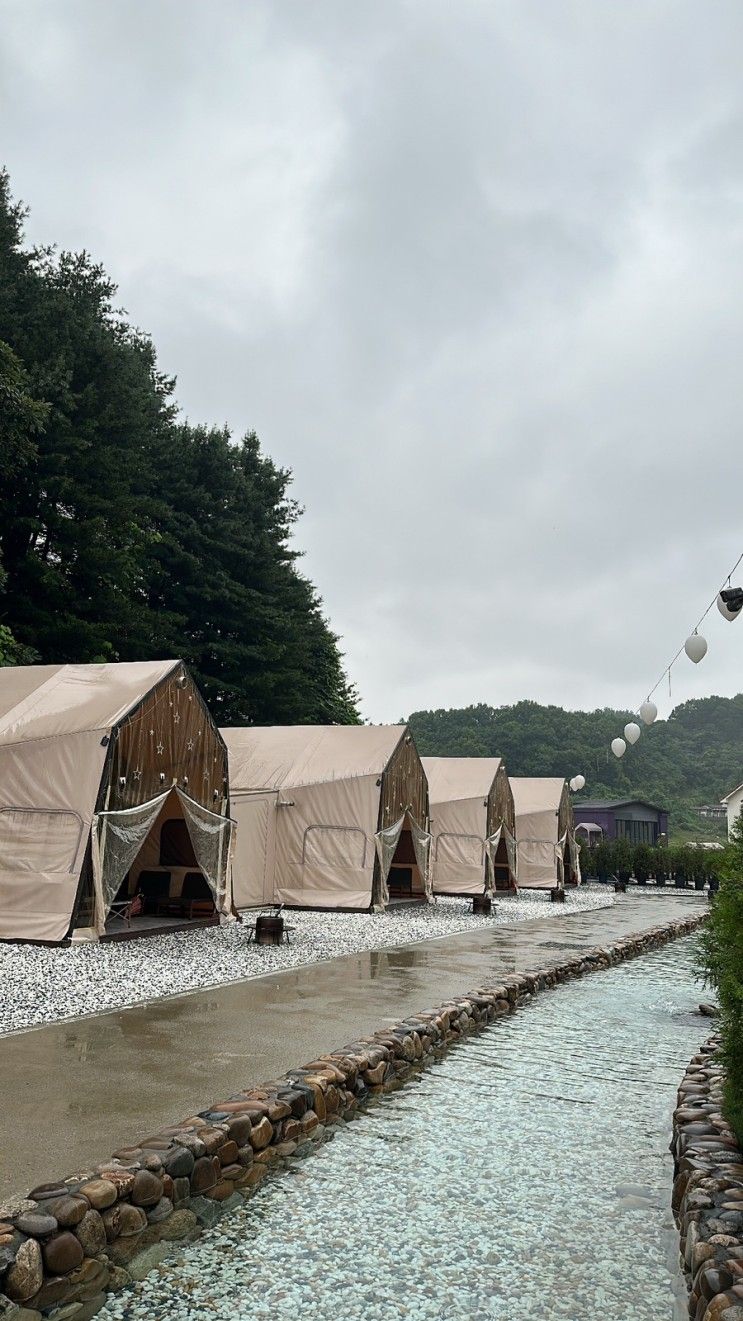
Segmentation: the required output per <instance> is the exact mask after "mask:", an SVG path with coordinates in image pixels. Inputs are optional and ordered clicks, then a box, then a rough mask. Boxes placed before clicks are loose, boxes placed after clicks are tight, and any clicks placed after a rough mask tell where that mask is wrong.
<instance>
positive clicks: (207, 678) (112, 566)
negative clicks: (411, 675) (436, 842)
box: [0, 172, 358, 724]
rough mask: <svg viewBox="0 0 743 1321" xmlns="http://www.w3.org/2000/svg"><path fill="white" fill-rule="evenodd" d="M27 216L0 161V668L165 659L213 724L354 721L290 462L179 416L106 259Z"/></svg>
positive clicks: (170, 387) (253, 440)
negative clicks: (59, 245)
mask: <svg viewBox="0 0 743 1321" xmlns="http://www.w3.org/2000/svg"><path fill="white" fill-rule="evenodd" d="M25 217H26V211H25V208H24V207H23V206H21V205H19V204H18V203H16V202H15V201H14V199H13V197H12V194H11V187H10V181H9V178H8V175H7V173H6V172H0V473H1V474H2V483H0V664H24V663H26V664H28V663H35V662H43V663H59V662H88V661H98V662H100V661H117V660H144V659H152V658H154V657H167V656H177V657H180V658H182V659H183V660H184V661H186V663H187V664H188V665H189V666H190V668H191V669H192V671H193V673H194V675H195V678H196V680H197V682H198V683H199V685H200V687H201V688H202V690H203V692H204V695H205V697H206V699H207V701H208V702H209V704H210V706H211V708H212V710H213V712H214V715H215V717H216V718H217V720H218V721H219V723H222V724H241V723H254V724H270V723H277V724H292V723H300V724H301V723H314V722H317V723H328V722H335V723H355V722H357V721H358V713H357V708H356V702H357V697H356V693H355V691H354V689H353V687H352V686H351V684H350V683H349V681H348V679H347V677H346V674H345V672H344V667H343V660H342V656H341V653H340V650H339V646H338V639H337V637H336V636H335V634H334V633H333V632H332V630H331V628H330V627H329V625H328V623H327V621H326V619H325V617H324V614H323V609H322V602H321V600H320V597H319V596H318V593H317V591H316V590H315V588H314V587H313V585H312V583H311V582H309V581H308V579H307V578H306V577H305V576H304V575H303V574H302V573H301V572H300V570H299V567H298V564H297V560H298V552H297V551H296V550H295V549H293V548H292V546H291V545H290V536H291V533H292V529H293V528H294V526H295V524H296V522H297V519H298V518H299V516H300V513H301V510H300V508H299V506H298V504H297V503H296V501H295V500H293V499H292V498H291V496H290V483H291V473H290V472H289V471H287V470H286V469H284V468H280V467H277V466H276V465H275V464H274V463H273V462H272V460H271V459H270V458H269V457H268V456H267V455H266V454H264V453H263V452H262V450H261V446H260V443H259V441H258V438H257V436H256V435H255V434H254V433H253V432H250V431H248V432H247V433H246V434H245V435H244V436H243V437H241V438H240V439H235V438H234V437H233V436H232V435H231V434H230V432H229V430H228V429H227V428H226V427H209V426H194V425H191V424H189V423H188V422H186V421H184V420H182V418H180V417H179V412H178V407H177V404H176V402H175V398H174V388H175V382H174V380H172V379H171V378H169V377H167V376H166V375H165V374H164V373H163V372H162V371H161V370H160V369H159V367H158V363H157V357H156V353H155V349H154V346H153V344H152V342H151V340H150V338H149V337H148V336H147V335H146V334H144V333H142V331H140V330H138V329H137V328H136V327H135V326H133V325H131V324H130V323H129V321H128V320H127V317H126V315H125V314H124V313H123V312H122V311H121V310H119V309H118V308H117V307H116V305H115V297H116V286H115V284H114V283H113V281H112V280H111V279H110V278H109V277H108V275H107V274H106V272H105V271H104V269H103V267H102V266H100V265H98V264H97V263H95V262H94V261H93V260H92V258H91V257H90V256H89V254H87V253H86V252H80V253H71V252H61V253H58V252H56V251H55V250H54V249H53V248H35V249H31V248H28V247H27V246H26V244H25V242H24V233H23V226H24V220H25Z"/></svg>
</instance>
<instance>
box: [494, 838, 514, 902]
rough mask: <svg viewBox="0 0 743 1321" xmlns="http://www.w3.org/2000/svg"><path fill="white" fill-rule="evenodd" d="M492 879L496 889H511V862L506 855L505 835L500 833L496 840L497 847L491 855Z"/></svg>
mask: <svg viewBox="0 0 743 1321" xmlns="http://www.w3.org/2000/svg"><path fill="white" fill-rule="evenodd" d="M493 881H494V885H495V889H496V890H512V889H513V879H512V875H511V863H510V860H509V857H508V844H507V843H506V837H505V835H504V834H501V837H500V839H499V840H498V847H497V849H496V851H495V855H494V857H493Z"/></svg>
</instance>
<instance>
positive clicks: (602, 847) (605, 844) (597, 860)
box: [593, 839, 613, 881]
mask: <svg viewBox="0 0 743 1321" xmlns="http://www.w3.org/2000/svg"><path fill="white" fill-rule="evenodd" d="M593 864H594V867H595V868H596V871H595V875H596V876H597V877H598V879H599V880H600V881H608V880H609V877H610V876H611V874H612V870H613V858H612V850H611V843H610V842H609V840H606V839H602V840H601V842H600V844H597V845H596V848H595V849H594V850H593Z"/></svg>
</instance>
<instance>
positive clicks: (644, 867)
mask: <svg viewBox="0 0 743 1321" xmlns="http://www.w3.org/2000/svg"><path fill="white" fill-rule="evenodd" d="M724 858H725V853H724V852H721V851H720V850H717V849H699V848H694V847H693V845H691V844H680V845H676V846H674V847H672V848H653V847H652V845H650V844H631V843H630V842H629V840H627V839H607V840H602V841H601V843H600V844H597V845H594V846H593V847H591V848H589V847H587V846H586V845H584V846H583V847H582V848H581V871H582V872H583V875H584V876H596V877H598V879H599V880H600V881H608V880H611V878H612V877H613V876H616V877H618V879H619V880H620V881H628V880H629V878H630V877H631V876H634V877H635V879H636V880H637V881H638V882H639V883H640V884H641V885H642V884H644V883H645V882H646V881H649V880H656V881H657V880H660V881H673V882H676V881H679V882H683V883H684V884H687V883H692V882H693V883H695V884H696V883H699V884H702V883H705V884H706V883H707V882H709V881H710V880H713V879H717V878H719V876H720V874H721V869H722V867H723V863H724Z"/></svg>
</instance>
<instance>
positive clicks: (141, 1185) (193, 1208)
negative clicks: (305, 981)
mask: <svg viewBox="0 0 743 1321" xmlns="http://www.w3.org/2000/svg"><path fill="white" fill-rule="evenodd" d="M703 920H704V915H703V914H694V915H690V916H687V917H684V918H681V919H678V920H676V921H673V922H668V923H665V924H663V925H661V926H655V927H651V928H650V929H649V930H646V931H643V932H639V933H637V934H633V935H628V936H625V937H624V938H623V939H622V940H619V941H617V942H616V943H614V944H612V945H607V946H597V947H595V948H593V949H590V950H588V951H586V952H584V953H582V954H579V955H576V956H574V957H572V958H570V959H567V960H565V961H564V962H561V963H556V964H554V965H552V966H548V967H541V968H537V969H536V970H535V971H532V972H523V973H514V974H512V975H510V976H507V977H504V978H502V979H500V980H498V981H494V982H493V983H492V984H488V985H486V986H483V987H479V988H478V989H477V990H474V991H471V992H470V993H469V994H467V995H461V996H457V997H456V998H455V999H453V1000H450V1001H447V1002H446V1003H445V1004H442V1005H440V1006H439V1007H438V1008H437V1009H431V1010H427V1011H424V1012H423V1013H420V1014H414V1015H412V1016H411V1017H409V1018H406V1019H404V1020H402V1021H401V1022H398V1023H396V1024H394V1025H393V1026H391V1027H386V1028H383V1029H380V1030H379V1031H377V1032H375V1033H373V1035H372V1036H368V1037H362V1038H360V1039H359V1040H358V1041H353V1042H351V1043H350V1044H349V1045H347V1046H344V1047H343V1048H342V1049H341V1050H334V1051H331V1052H330V1053H329V1054H327V1055H323V1056H321V1057H320V1058H318V1059H316V1060H312V1061H311V1062H310V1063H309V1064H306V1065H305V1066H304V1067H303V1068H300V1069H295V1070H293V1071H291V1072H290V1073H287V1074H285V1075H284V1077H282V1078H279V1079H277V1080H274V1081H273V1082H268V1083H265V1084H264V1085H263V1086H262V1087H252V1088H249V1089H247V1090H246V1091H243V1092H238V1093H236V1094H235V1095H233V1096H231V1097H229V1098H227V1099H222V1100H218V1101H215V1102H214V1104H213V1105H212V1106H211V1107H210V1108H209V1109H208V1110H203V1111H201V1113H199V1114H196V1115H191V1116H187V1117H186V1118H185V1119H183V1120H181V1121H180V1123H177V1124H173V1125H172V1126H170V1127H166V1128H163V1129H162V1130H161V1131H160V1132H158V1133H154V1134H151V1135H150V1136H148V1137H144V1138H142V1140H141V1141H140V1142H139V1144H138V1145H137V1146H132V1147H122V1148H119V1150H118V1151H115V1152H114V1154H113V1156H112V1157H111V1159H110V1160H109V1161H105V1162H104V1163H103V1164H100V1165H96V1166H95V1167H94V1168H93V1169H90V1170H88V1171H85V1172H83V1173H81V1174H77V1175H74V1176H69V1177H67V1178H63V1179H57V1180H53V1181H52V1182H50V1183H46V1184H42V1185H41V1186H39V1187H37V1188H33V1189H32V1190H31V1192H30V1193H29V1195H28V1197H27V1198H15V1199H11V1201H10V1202H8V1203H6V1204H5V1205H4V1206H0V1318H2V1321H41V1318H42V1317H49V1318H52V1321H88V1318H90V1317H93V1316H95V1314H96V1313H97V1312H98V1311H99V1310H100V1309H101V1308H102V1307H103V1306H104V1304H105V1301H106V1296H107V1294H108V1293H109V1292H111V1291H118V1290H119V1289H122V1288H124V1287H125V1286H126V1285H128V1284H130V1283H131V1282H132V1281H136V1280H141V1279H143V1278H144V1277H145V1275H147V1274H148V1272H149V1271H151V1270H152V1269H154V1268H155V1267H156V1266H157V1265H158V1264H159V1263H160V1262H161V1261H163V1260H164V1258H165V1257H166V1256H168V1255H169V1254H171V1253H172V1252H173V1251H174V1250H178V1251H182V1249H183V1247H184V1245H186V1244H188V1243H189V1242H191V1241H193V1240H195V1239H196V1238H198V1237H199V1236H200V1235H201V1234H202V1233H203V1232H204V1230H205V1229H206V1228H210V1227H211V1226H212V1225H214V1224H215V1223H216V1222H217V1220H218V1219H219V1218H220V1217H221V1216H222V1215H223V1214H224V1213H225V1212H227V1211H229V1210H230V1209H231V1208H232V1207H234V1206H237V1205H239V1204H241V1202H242V1199H243V1198H245V1197H248V1196H250V1195H251V1194H252V1192H253V1190H254V1189H255V1188H256V1187H257V1185H258V1184H259V1183H260V1182H261V1180H262V1179H263V1178H264V1177H265V1176H266V1174H267V1173H268V1171H269V1170H270V1169H271V1167H272V1166H273V1167H279V1166H281V1165H282V1164H284V1162H285V1161H286V1160H287V1159H295V1158H298V1157H299V1158H301V1157H303V1156H306V1155H308V1154H309V1153H310V1152H311V1151H312V1150H313V1148H314V1147H315V1146H316V1145H317V1144H319V1143H320V1142H322V1141H323V1140H324V1139H327V1138H330V1137H332V1136H333V1135H334V1129H335V1128H337V1127H338V1126H339V1125H343V1124H346V1123H348V1122H349V1121H350V1120H352V1119H354V1118H357V1117H358V1115H359V1111H360V1109H362V1108H363V1106H364V1104H365V1103H366V1102H367V1101H368V1100H369V1099H370V1098H371V1097H373V1096H375V1095H378V1094H380V1093H383V1092H385V1091H389V1090H391V1089H392V1088H394V1087H397V1086H399V1085H400V1084H401V1083H402V1082H404V1081H405V1079H406V1078H408V1077H409V1076H410V1075H411V1074H412V1073H413V1072H415V1071H417V1070H419V1069H420V1068H422V1067H425V1065H426V1064H429V1063H431V1062H432V1061H433V1060H434V1059H436V1058H439V1057H440V1056H441V1054H442V1053H443V1052H444V1051H446V1050H447V1049H448V1048H449V1047H450V1046H452V1045H454V1044H455V1043H456V1042H458V1041H461V1040H463V1039H465V1038H466V1037H467V1036H468V1035H470V1034H472V1033H474V1032H477V1031H478V1030H480V1029H482V1028H484V1027H486V1026H487V1025H488V1024H490V1023H493V1022H495V1020H496V1019H498V1018H501V1017H503V1016H504V1015H506V1014H510V1013H512V1012H513V1011H514V1010H515V1009H516V1008H517V1007H518V1006H519V1005H520V1004H523V1003H524V1002H525V1001H527V1000H528V999H530V998H531V996H533V995H534V994H536V993H537V992H539V991H544V990H547V989H549V988H550V987H553V986H556V985H557V984H558V983H560V982H564V981H568V980H570V979H571V978H574V977H580V976H583V975H584V974H585V973H589V972H595V971H599V970H601V969H604V968H609V967H612V966H613V965H614V964H617V963H621V962H622V961H623V960H624V959H628V958H632V957H634V956H637V955H640V954H644V953H647V952H648V951H649V950H652V949H656V948H658V947H659V946H661V945H664V944H666V943H667V942H668V941H671V940H674V939H676V938H677V937H679V936H684V935H687V934H688V933H689V932H691V931H693V930H694V929H695V928H696V927H697V926H699V924H700V923H701V922H702V921H703ZM741 1173H742V1174H743V1166H741ZM741 1209H742V1210H743V1206H742V1208H741ZM740 1219H741V1223H743V1214H742V1215H741V1216H740ZM741 1255H742V1256H743V1253H742V1254H741ZM715 1321H717V1319H716V1318H715ZM725 1321H730V1319H729V1318H725Z"/></svg>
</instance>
